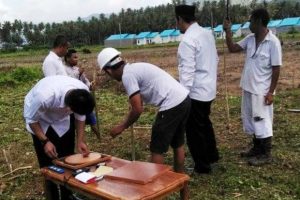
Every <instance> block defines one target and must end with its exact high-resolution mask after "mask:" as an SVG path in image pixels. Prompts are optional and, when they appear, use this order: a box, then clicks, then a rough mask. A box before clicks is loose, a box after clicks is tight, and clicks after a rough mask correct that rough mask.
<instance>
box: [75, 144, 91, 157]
mask: <svg viewBox="0 0 300 200" xmlns="http://www.w3.org/2000/svg"><path fill="white" fill-rule="evenodd" d="M77 149H78V152H79V153H82V156H83V157H87V156H88V155H89V154H90V150H89V149H88V147H87V145H86V143H85V142H78V144H77Z"/></svg>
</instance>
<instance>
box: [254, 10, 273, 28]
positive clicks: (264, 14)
mask: <svg viewBox="0 0 300 200" xmlns="http://www.w3.org/2000/svg"><path fill="white" fill-rule="evenodd" d="M251 19H253V20H254V21H257V20H261V23H262V25H263V26H264V27H267V26H268V23H269V21H270V15H269V13H268V11H267V10H266V9H265V8H258V9H255V10H253V11H252V13H251Z"/></svg>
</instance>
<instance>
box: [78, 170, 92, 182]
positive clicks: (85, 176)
mask: <svg viewBox="0 0 300 200" xmlns="http://www.w3.org/2000/svg"><path fill="white" fill-rule="evenodd" d="M75 179H77V180H79V181H80V182H82V183H92V182H95V179H96V176H95V175H93V174H91V173H88V172H82V173H80V174H77V175H76V176H75Z"/></svg>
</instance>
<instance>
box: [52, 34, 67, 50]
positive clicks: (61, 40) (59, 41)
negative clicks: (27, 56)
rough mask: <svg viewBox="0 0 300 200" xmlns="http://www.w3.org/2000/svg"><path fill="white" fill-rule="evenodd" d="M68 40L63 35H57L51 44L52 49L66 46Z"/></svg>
mask: <svg viewBox="0 0 300 200" xmlns="http://www.w3.org/2000/svg"><path fill="white" fill-rule="evenodd" d="M68 43H69V42H68V40H67V38H66V37H65V36H64V35H57V36H56V37H55V40H54V42H53V48H56V47H59V46H66V45H67V44H68Z"/></svg>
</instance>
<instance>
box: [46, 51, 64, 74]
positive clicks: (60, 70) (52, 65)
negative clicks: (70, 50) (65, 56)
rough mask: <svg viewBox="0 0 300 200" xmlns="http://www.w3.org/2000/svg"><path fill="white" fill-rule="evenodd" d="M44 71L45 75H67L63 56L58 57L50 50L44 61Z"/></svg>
mask: <svg viewBox="0 0 300 200" xmlns="http://www.w3.org/2000/svg"><path fill="white" fill-rule="evenodd" d="M43 73H44V76H45V77H46V76H54V75H65V76H67V73H66V70H65V66H64V64H63V62H62V58H60V57H58V56H57V55H56V53H54V52H53V51H50V52H49V54H48V56H47V57H46V58H45V60H44V62H43Z"/></svg>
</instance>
